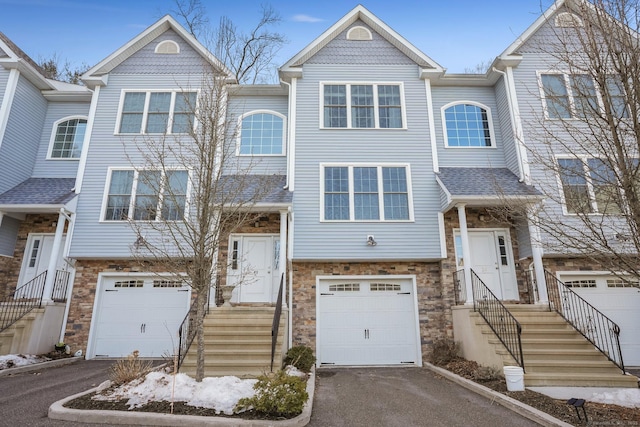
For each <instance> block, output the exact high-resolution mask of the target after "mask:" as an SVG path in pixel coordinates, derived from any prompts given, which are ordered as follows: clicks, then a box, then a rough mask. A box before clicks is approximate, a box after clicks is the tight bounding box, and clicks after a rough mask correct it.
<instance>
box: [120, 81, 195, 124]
mask: <svg viewBox="0 0 640 427" xmlns="http://www.w3.org/2000/svg"><path fill="white" fill-rule="evenodd" d="M166 92H169V93H171V104H170V105H169V120H167V132H166V133H147V132H146V128H147V117H148V113H149V102H150V100H151V95H150V94H151V93H166ZM185 92H195V93H196V108H195V111H194V112H193V113H194V118H195V119H194V121H193V130H195V128H196V126H197V123H198V108H199V107H198V105H199V102H198V100H199V99H200V90H199V89H193V90H191V89H181V88H179V89H122V90H121V91H120V101H119V103H118V116H117V117H116V127H115V129H114V131H113V134H114V135H117V136H136V135H188V133H172V132H170V131H171V129H172V127H173V113H174V107H175V103H176V95H177V94H178V93H185ZM127 93H145V94H146V96H145V100H144V110H143V112H142V123H141V125H140V126H141V129H140V132H139V133H134V132H131V133H128V132H125V133H122V132H120V123H121V121H122V109H123V108H124V98H125V96H126V94H127Z"/></svg>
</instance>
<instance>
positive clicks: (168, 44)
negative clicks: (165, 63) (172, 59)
mask: <svg viewBox="0 0 640 427" xmlns="http://www.w3.org/2000/svg"><path fill="white" fill-rule="evenodd" d="M155 52H156V53H163V54H166V55H172V54H173V55H175V54H177V53H180V46H179V45H178V43H176V42H174V41H173V40H164V41H161V42H160V43H158V44H157V45H156V50H155Z"/></svg>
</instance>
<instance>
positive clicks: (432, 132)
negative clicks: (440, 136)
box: [424, 79, 440, 173]
mask: <svg viewBox="0 0 640 427" xmlns="http://www.w3.org/2000/svg"><path fill="white" fill-rule="evenodd" d="M424 88H425V93H426V96H427V112H428V120H429V139H430V140H431V157H432V163H433V171H434V172H435V173H438V171H439V170H440V164H439V162H438V142H437V140H436V126H435V116H434V114H433V94H432V93H431V80H429V79H425V81H424Z"/></svg>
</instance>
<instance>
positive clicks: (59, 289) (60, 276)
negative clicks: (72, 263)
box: [51, 270, 71, 302]
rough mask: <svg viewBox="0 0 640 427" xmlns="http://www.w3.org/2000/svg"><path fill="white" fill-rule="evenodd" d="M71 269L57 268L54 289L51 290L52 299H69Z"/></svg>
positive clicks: (60, 300) (59, 300)
mask: <svg viewBox="0 0 640 427" xmlns="http://www.w3.org/2000/svg"><path fill="white" fill-rule="evenodd" d="M69 277H71V272H70V271H64V270H56V277H55V278H54V279H53V290H52V291H51V299H52V300H53V301H56V302H64V301H66V300H67V288H68V286H69Z"/></svg>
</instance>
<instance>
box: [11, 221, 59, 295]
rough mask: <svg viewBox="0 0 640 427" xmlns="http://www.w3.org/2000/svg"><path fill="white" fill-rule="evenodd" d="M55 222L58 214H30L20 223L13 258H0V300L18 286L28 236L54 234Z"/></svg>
mask: <svg viewBox="0 0 640 427" xmlns="http://www.w3.org/2000/svg"><path fill="white" fill-rule="evenodd" d="M56 221H58V214H31V215H27V216H26V218H25V219H24V221H22V223H21V224H20V228H19V229H18V239H17V241H16V247H15V250H14V251H13V257H0V298H1V297H6V296H9V295H10V294H11V293H12V292H13V291H14V290H15V288H16V286H17V284H18V278H19V276H20V269H21V268H22V260H23V259H24V252H25V250H26V247H27V240H28V238H29V234H30V233H48V234H54V233H55V232H56V226H55V223H56Z"/></svg>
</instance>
